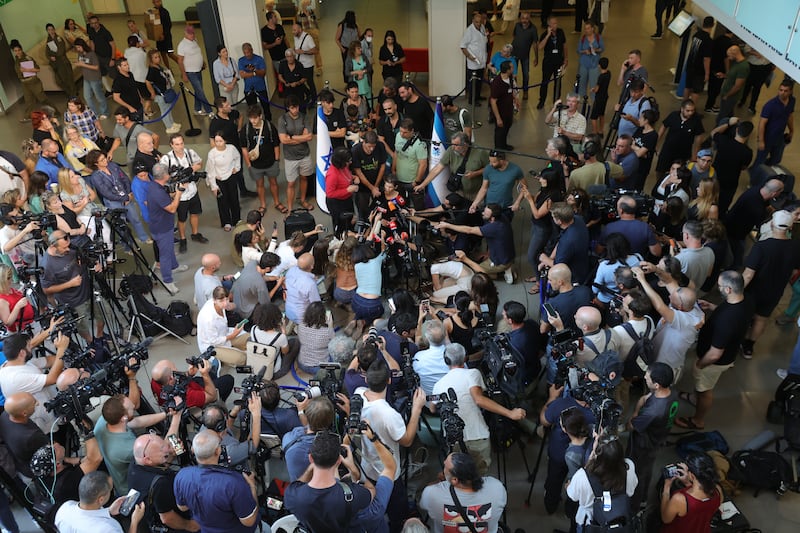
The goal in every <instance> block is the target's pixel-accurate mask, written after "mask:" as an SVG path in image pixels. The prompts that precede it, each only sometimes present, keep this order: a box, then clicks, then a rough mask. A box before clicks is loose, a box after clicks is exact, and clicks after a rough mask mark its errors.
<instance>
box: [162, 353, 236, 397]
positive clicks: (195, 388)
mask: <svg viewBox="0 0 800 533" xmlns="http://www.w3.org/2000/svg"><path fill="white" fill-rule="evenodd" d="M199 363H200V364H199V365H198V366H195V365H191V366H189V370H188V372H186V373H185V374H186V375H188V377H190V378H191V379H189V380H188V383H187V384H186V390H185V391H178V392H181V393H182V394H178V396H180V397H181V398H182V399H183V402H184V404H185V405H186V408H187V409H191V408H193V407H204V406H206V405H208V404H210V403H212V402H215V401H217V395H218V394H219V399H221V400H222V401H223V402H224V401H226V400H227V399H228V396H230V394H231V391H233V376H231V375H227V374H226V375H223V376H215V377H212V376H211V370H212V366H211V362H210V361H207V360H206V359H201V360H200V362H199ZM198 371H199V372H200V375H199V376H197V372H198ZM176 374H178V375H179V376H180V375H181V373H179V372H178V369H177V368H176V367H175V363H173V362H172V361H170V360H168V359H163V360H161V361H159V362H158V363H156V364H155V366H153V370H152V379H151V380H150V389H151V390H152V392H153V397H154V398H155V399H156V401H157V402H158V405H164V404H165V403H167V402H168V401H169V400H170V399H171V397H170V396H169V394H168V393H170V392H171V391H172V392H174V387H175V385H176V383H177V380H176V377H175V375H176ZM165 388H167V390H166V391H165V390H164V389H165Z"/></svg>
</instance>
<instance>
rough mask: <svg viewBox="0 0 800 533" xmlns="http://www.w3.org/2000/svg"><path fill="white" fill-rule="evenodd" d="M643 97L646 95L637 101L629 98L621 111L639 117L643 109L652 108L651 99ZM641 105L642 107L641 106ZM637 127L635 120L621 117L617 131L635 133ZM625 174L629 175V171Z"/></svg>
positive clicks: (620, 133)
mask: <svg viewBox="0 0 800 533" xmlns="http://www.w3.org/2000/svg"><path fill="white" fill-rule="evenodd" d="M642 98H644V96H642V97H641V98H639V99H638V100H636V101H635V102H634V101H633V98H628V101H627V102H625V105H623V106H622V111H621V113H622V114H623V115H631V116H632V117H636V118H639V116H640V115H641V113H642V111H644V110H645V109H650V100H644V102H643V101H642ZM640 105H641V107H639V106H640ZM637 127H638V126H637V125H636V124H634V123H633V122H631V121H630V120H625V119H624V118H620V119H619V128H617V131H618V132H619V135H622V134H623V133H625V134H628V135H633V134H634V133H635V132H636V128H637ZM625 175H626V176H628V174H627V173H626V174H625Z"/></svg>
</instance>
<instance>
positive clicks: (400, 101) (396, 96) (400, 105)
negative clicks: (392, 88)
mask: <svg viewBox="0 0 800 533" xmlns="http://www.w3.org/2000/svg"><path fill="white" fill-rule="evenodd" d="M389 99H391V100H394V103H395V104H396V105H397V112H398V113H402V112H403V106H404V105H405V102H403V99H402V98H400V95H399V94H397V93H394V96H386V95H385V94H383V91H381V92H380V93H378V116H379V117H381V118H383V117H384V116H385V115H386V113H384V111H383V103H384V102H385V101H386V100H389Z"/></svg>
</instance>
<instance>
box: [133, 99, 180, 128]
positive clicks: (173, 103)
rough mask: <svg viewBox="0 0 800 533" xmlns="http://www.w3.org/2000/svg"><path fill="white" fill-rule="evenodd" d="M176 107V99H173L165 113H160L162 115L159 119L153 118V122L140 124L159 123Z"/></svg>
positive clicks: (148, 121)
mask: <svg viewBox="0 0 800 533" xmlns="http://www.w3.org/2000/svg"><path fill="white" fill-rule="evenodd" d="M176 105H178V99H177V98H176V99H175V101H173V102H172V103H171V104H169V106H168V107H167V110H166V111H162V115H161V116H160V117H158V118H154V119H153V120H147V121H145V122H142V124H155V123H156V122H161V121H162V120H164V117H166V116H167V115H169V113H170V111H172V108H174V107H175V106H176Z"/></svg>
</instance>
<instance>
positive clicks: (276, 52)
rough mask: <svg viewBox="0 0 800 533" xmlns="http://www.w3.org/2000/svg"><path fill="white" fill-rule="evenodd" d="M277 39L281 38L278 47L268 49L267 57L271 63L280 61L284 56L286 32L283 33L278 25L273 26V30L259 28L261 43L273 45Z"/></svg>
mask: <svg viewBox="0 0 800 533" xmlns="http://www.w3.org/2000/svg"><path fill="white" fill-rule="evenodd" d="M278 37H281V38H282V40H281V44H279V45H278V46H273V47H272V48H270V49H269V57H270V58H271V59H272V60H273V61H281V60H282V59H283V58H284V57H285V56H284V54H285V52H286V31H284V29H283V26H281V25H280V24H278V25H276V26H275V29H274V30H273V29H271V28H270V27H269V26H264V27H263V28H261V42H262V43H267V44H272V43H274V42H275V41H276V40H277V39H278Z"/></svg>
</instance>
